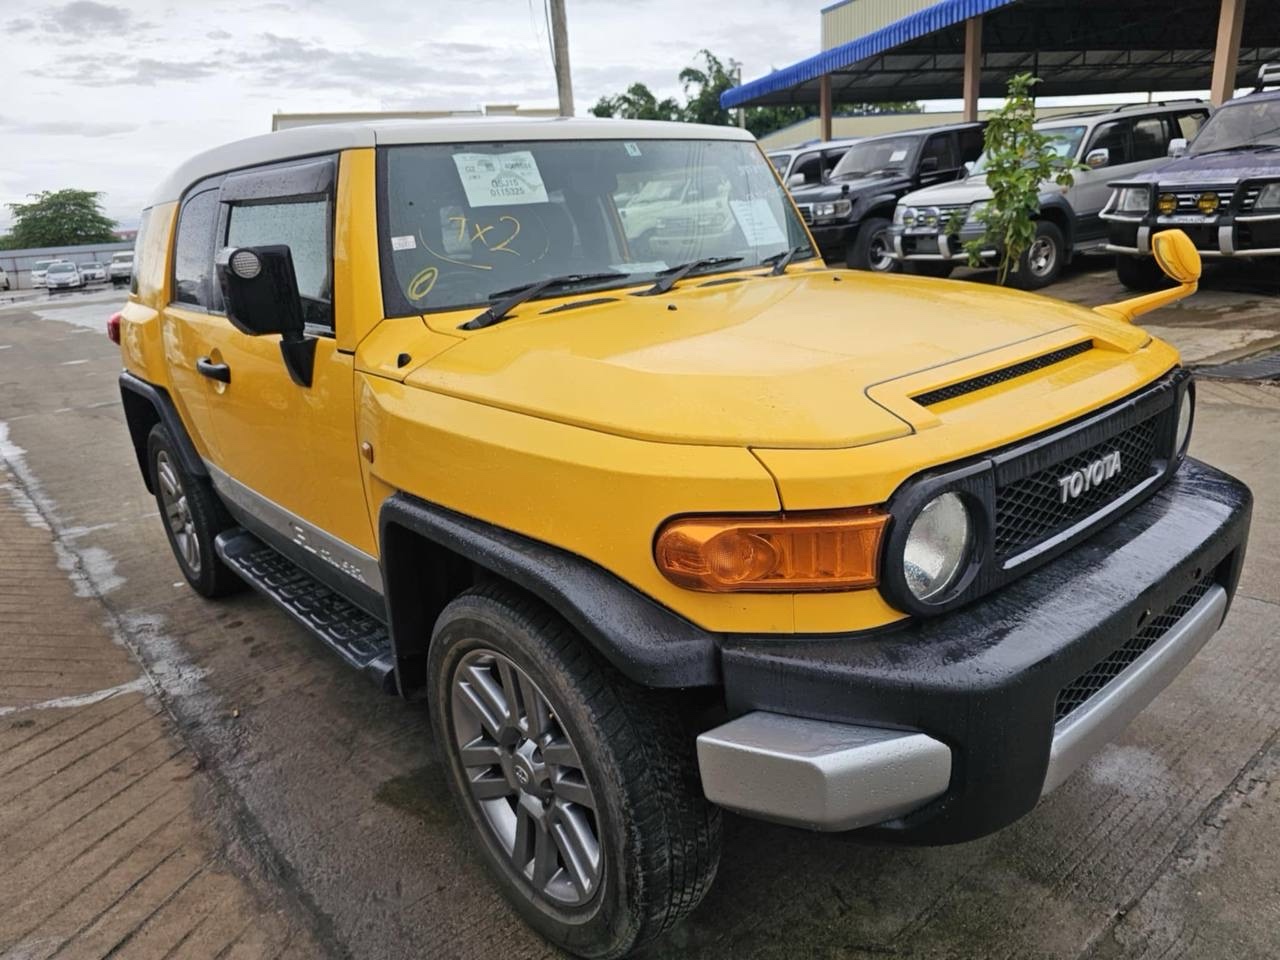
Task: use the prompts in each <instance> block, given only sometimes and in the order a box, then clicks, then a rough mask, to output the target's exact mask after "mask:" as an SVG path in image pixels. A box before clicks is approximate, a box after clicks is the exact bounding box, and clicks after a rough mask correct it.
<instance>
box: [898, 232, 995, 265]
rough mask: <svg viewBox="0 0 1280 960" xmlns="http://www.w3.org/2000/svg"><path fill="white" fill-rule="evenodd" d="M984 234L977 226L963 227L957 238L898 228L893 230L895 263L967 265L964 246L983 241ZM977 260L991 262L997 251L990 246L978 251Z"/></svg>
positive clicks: (966, 253)
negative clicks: (921, 262)
mask: <svg viewBox="0 0 1280 960" xmlns="http://www.w3.org/2000/svg"><path fill="white" fill-rule="evenodd" d="M984 233H985V230H984V229H983V227H981V226H980V225H975V226H972V227H970V226H965V227H962V228H961V229H960V232H959V233H958V234H957V233H952V234H948V233H947V231H946V230H935V231H926V230H907V229H905V228H904V227H900V226H898V227H894V228H893V255H894V257H895V259H898V260H911V261H927V262H932V263H940V262H947V263H957V264H967V263H968V262H969V254H968V252H967V251H966V250H965V247H964V245H965V244H966V243H969V242H970V241H972V240H980V239H982V237H983V235H984ZM979 256H981V257H982V259H983V260H987V261H991V260H995V259H997V258H998V257H999V256H1000V251H999V249H998V248H996V247H994V246H992V247H990V248H989V249H985V250H982V251H980V253H979Z"/></svg>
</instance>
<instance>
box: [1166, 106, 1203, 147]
mask: <svg viewBox="0 0 1280 960" xmlns="http://www.w3.org/2000/svg"><path fill="white" fill-rule="evenodd" d="M1207 119H1209V115H1208V114H1207V113H1205V112H1204V111H1203V110H1201V111H1198V112H1196V113H1183V114H1179V115H1178V118H1177V119H1176V120H1175V121H1174V127H1175V128H1176V133H1175V136H1179V137H1182V138H1183V139H1184V140H1194V139H1195V138H1196V134H1197V133H1199V132H1200V128H1201V127H1203V126H1204V122H1205V121H1206V120H1207Z"/></svg>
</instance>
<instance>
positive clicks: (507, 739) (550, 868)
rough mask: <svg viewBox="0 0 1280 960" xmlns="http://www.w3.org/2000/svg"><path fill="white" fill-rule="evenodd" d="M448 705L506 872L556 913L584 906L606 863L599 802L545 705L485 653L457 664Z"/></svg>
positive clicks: (519, 674)
mask: <svg viewBox="0 0 1280 960" xmlns="http://www.w3.org/2000/svg"><path fill="white" fill-rule="evenodd" d="M450 700H451V703H450V711H451V715H452V718H453V732H454V741H455V745H456V747H457V751H458V757H459V760H460V761H461V764H462V768H463V776H464V780H465V781H466V786H467V789H468V792H469V794H470V799H471V801H472V803H473V804H474V805H475V807H476V808H477V809H478V810H479V812H480V814H481V817H480V819H481V821H482V822H483V823H484V824H485V825H486V827H487V828H488V830H489V832H490V835H491V838H492V839H493V840H494V841H495V842H496V843H497V846H498V849H499V850H500V851H502V852H503V854H504V855H505V856H506V859H507V864H508V866H509V867H510V868H511V869H512V870H513V871H515V872H516V873H517V874H518V875H520V876H522V877H523V878H524V879H525V881H526V882H527V883H529V884H530V886H531V887H532V888H533V890H534V893H535V894H537V895H539V896H541V897H544V898H546V899H547V900H550V901H552V902H553V903H555V904H557V905H559V906H570V907H573V906H581V905H582V904H585V903H586V902H587V901H588V900H590V899H591V897H592V896H593V895H594V894H595V892H596V890H597V889H599V887H600V877H601V869H602V866H603V862H604V852H603V850H602V849H601V844H600V834H599V827H598V822H597V818H596V809H597V807H596V799H595V795H594V794H593V792H592V790H591V786H590V785H589V784H588V783H587V780H586V776H585V774H584V772H583V769H582V761H581V759H580V758H579V754H578V750H577V747H575V746H574V744H573V741H572V740H571V739H570V738H569V735H568V732H567V731H566V730H565V729H564V727H563V726H562V724H561V723H560V721H559V720H558V719H557V717H556V714H555V710H554V709H553V708H552V706H551V704H550V702H549V701H548V700H547V698H546V696H545V695H544V694H543V692H542V690H541V689H540V688H539V687H538V685H537V684H536V683H535V682H534V681H533V679H532V678H531V677H530V676H529V675H528V674H527V673H525V672H524V671H523V670H521V669H520V668H519V667H518V666H516V665H515V663H513V662H512V661H511V660H509V659H508V658H507V657H505V656H503V655H502V654H500V653H496V652H494V651H492V650H473V651H471V652H470V653H468V654H467V655H466V656H465V657H463V659H462V661H461V662H460V663H459V664H458V668H457V670H456V672H455V673H454V676H453V682H452V684H451V686H450Z"/></svg>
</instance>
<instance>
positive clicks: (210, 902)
mask: <svg viewBox="0 0 1280 960" xmlns="http://www.w3.org/2000/svg"><path fill="white" fill-rule="evenodd" d="M1110 282H1111V281H1110V280H1109V274H1106V273H1105V272H1102V271H1098V272H1088V271H1077V272H1075V273H1073V275H1072V276H1071V277H1070V278H1069V279H1068V280H1067V281H1066V282H1065V283H1064V284H1062V285H1061V286H1060V287H1058V288H1055V289H1054V290H1053V292H1054V293H1056V294H1058V295H1060V296H1064V297H1068V298H1072V299H1087V300H1089V301H1090V302H1100V301H1101V300H1103V299H1107V298H1109V296H1110V295H1109V294H1107V293H1106V290H1107V285H1108V283H1110ZM1200 298H1202V299H1203V300H1204V301H1205V305H1204V306H1203V308H1200V307H1196V308H1191V307H1189V306H1188V307H1179V308H1175V309H1173V310H1166V311H1164V312H1163V313H1161V314H1156V315H1153V316H1152V318H1151V319H1152V320H1153V321H1154V323H1155V325H1156V326H1158V327H1159V328H1161V329H1162V330H1164V331H1165V332H1166V333H1168V335H1170V336H1171V338H1172V339H1173V340H1174V341H1175V342H1177V343H1184V342H1185V343H1202V344H1208V345H1209V346H1210V347H1212V346H1214V345H1215V338H1214V336H1213V335H1212V334H1211V333H1210V332H1209V331H1213V330H1215V329H1220V328H1221V327H1223V326H1227V325H1229V323H1230V317H1228V316H1227V314H1225V313H1220V312H1218V307H1217V306H1213V304H1218V305H1221V304H1222V303H1227V304H1228V305H1230V307H1231V309H1232V311H1233V312H1232V316H1236V317H1246V318H1247V328H1248V329H1254V330H1259V331H1269V332H1270V334H1271V335H1276V336H1280V303H1278V302H1277V301H1276V299H1275V298H1274V295H1273V294H1272V295H1268V293H1267V292H1266V291H1261V292H1258V291H1252V290H1250V291H1246V292H1245V293H1233V292H1231V291H1229V290H1227V289H1225V288H1222V289H1217V290H1215V289H1209V290H1206V291H1205V292H1204V293H1202V294H1201V295H1200ZM112 302H113V300H112V297H111V296H110V295H106V296H103V295H96V296H86V297H80V298H75V299H73V300H68V301H66V302H65V303H59V304H58V305H57V306H51V305H48V304H35V305H20V306H17V305H16V306H13V307H9V308H4V309H0V469H3V470H4V475H3V477H0V485H3V486H4V487H5V489H4V490H0V711H2V712H0V958H4V960H19V958H22V960H26V958H28V957H47V956H56V957H59V958H62V957H106V956H132V957H148V958H151V957H154V958H159V957H165V956H172V957H182V958H187V957H192V958H200V957H221V956H232V955H235V956H246V957H248V956H277V955H280V954H281V953H285V954H287V955H289V956H296V957H351V958H379V960H381V958H409V957H430V958H488V957H495V956H502V957H504V958H512V960H516V958H520V960H523V958H542V957H554V956H558V954H557V953H556V952H555V951H554V950H552V949H550V948H548V947H547V946H546V945H545V944H544V943H543V942H541V941H540V940H539V939H538V938H537V937H535V936H534V935H533V934H531V933H529V932H528V930H527V929H526V928H525V927H524V926H523V925H522V924H521V923H520V921H519V920H518V919H517V918H516V917H515V915H514V914H513V913H512V912H511V911H510V910H509V909H508V908H507V907H506V906H505V905H504V903H503V902H502V900H501V899H500V898H499V897H498V895H497V894H496V893H495V891H494V889H493V888H492V886H491V885H490V884H489V883H488V881H487V879H486V876H485V874H484V871H483V868H482V865H481V864H480V862H479V861H478V859H477V858H476V857H475V856H474V855H473V854H472V852H471V848H470V845H469V842H468V840H467V837H466V835H465V834H464V832H463V830H462V824H461V821H460V820H459V818H458V817H457V816H456V815H455V814H454V811H453V809H452V808H451V806H450V804H449V798H448V796H447V792H446V789H445V785H444V782H443V777H442V773H441V770H440V767H439V762H438V758H437V755H436V752H435V750H434V748H433V746H432V744H431V740H430V736H429V730H428V725H427V720H426V714H425V711H424V710H423V709H422V708H421V707H419V706H416V705H407V704H404V703H401V702H399V701H396V700H394V699H392V698H388V697H385V696H383V695H381V694H379V693H377V692H376V691H375V690H374V689H373V688H372V687H371V686H370V685H368V684H367V683H366V682H365V681H363V680H361V679H360V678H359V677H357V676H354V675H352V674H350V673H349V672H348V671H347V670H346V668H345V667H343V666H342V665H341V664H340V663H339V662H338V661H337V660H336V658H333V657H332V656H330V655H329V654H327V653H326V652H325V651H324V650H322V649H320V647H319V646H318V644H316V643H315V642H314V641H312V640H311V639H310V638H309V637H308V636H307V635H306V634H305V633H304V632H303V631H302V630H301V629H299V628H297V627H295V626H294V625H292V623H291V622H290V621H289V620H288V618H287V617H286V616H285V615H284V614H282V613H280V612H278V611H277V610H275V609H274V608H273V607H271V606H270V605H269V604H268V603H267V602H266V601H264V600H262V599H260V598H258V597H257V596H256V595H253V594H245V595H242V596H237V597H235V598H232V599H229V600H226V601H223V602H219V603H216V604H213V603H208V602H206V601H203V600H201V599H200V598H198V597H196V596H194V595H193V594H192V592H191V591H190V590H189V589H188V588H187V587H186V586H185V584H184V583H183V582H181V578H180V576H179V574H178V571H177V568H176V566H175V565H174V562H173V560H172V558H171V556H170V554H169V548H168V545H167V543H166V541H165V538H164V534H163V531H162V529H161V524H160V520H159V517H158V515H157V512H156V508H155V504H154V502H153V501H152V500H151V499H150V498H149V497H148V495H147V494H146V492H145V490H144V488H143V486H142V483H141V481H140V479H139V478H138V476H137V467H136V464H135V462H134V459H133V453H132V449H131V448H130V446H129V444H128V439H127V434H126V430H125V427H124V423H123V418H122V416H121V411H120V407H119V400H118V394H117V391H116V383H115V378H116V374H117V372H118V369H119V359H118V354H117V352H116V349H115V347H114V346H113V345H112V344H110V343H109V342H108V341H107V340H106V338H105V337H104V336H102V335H101V330H102V323H103V320H104V319H105V317H106V315H107V314H108V313H109V312H111V310H112V309H114V307H113V306H112V305H111V304H112ZM1264 341H1265V338H1260V339H1257V340H1254V341H1252V344H1253V345H1254V346H1257V344H1258V343H1260V342H1264ZM1219 352H1221V351H1219ZM1201 353H1202V354H1203V356H1204V357H1208V356H1210V354H1208V353H1204V350H1203V349H1202V350H1201ZM1188 354H1189V356H1190V355H1191V354H1192V351H1190V350H1189V351H1188ZM1200 401H1201V407H1200V413H1199V416H1198V420H1197V432H1196V437H1195V440H1194V442H1193V447H1192V452H1193V454H1195V455H1197V456H1200V457H1202V458H1204V459H1206V460H1209V461H1211V462H1213V463H1215V464H1218V465H1220V466H1222V467H1224V468H1226V469H1228V470H1230V471H1231V472H1233V473H1235V474H1236V475H1237V476H1240V477H1241V478H1242V479H1244V480H1246V481H1247V482H1248V483H1249V484H1250V485H1251V486H1252V487H1253V489H1254V493H1255V496H1256V498H1257V503H1256V506H1255V513H1254V522H1253V535H1252V541H1251V545H1250V554H1249V560H1248V563H1247V565H1246V568H1245V572H1244V577H1243V580H1242V583H1241V587H1240V593H1239V595H1238V596H1237V599H1236V603H1235V606H1234V607H1233V609H1232V612H1231V614H1230V616H1229V618H1228V620H1227V623H1226V626H1225V627H1224V629H1223V630H1222V632H1221V633H1220V634H1219V636H1218V637H1217V638H1216V639H1215V640H1213V641H1212V643H1211V644H1210V645H1209V646H1208V647H1207V648H1206V649H1205V651H1204V652H1203V653H1202V654H1201V655H1200V656H1199V657H1198V658H1197V659H1196V661H1195V662H1194V663H1193V664H1192V665H1191V666H1190V667H1189V668H1188V669H1187V670H1186V672H1185V673H1184V674H1183V676H1181V677H1180V678H1179V679H1178V680H1177V681H1176V682H1175V683H1174V685H1173V686H1172V687H1170V688H1169V689H1168V690H1167V691H1166V692H1165V693H1164V694H1163V695H1162V696H1161V697H1160V698H1159V699H1158V700H1157V701H1156V702H1155V703H1154V704H1153V705H1152V706H1151V707H1150V708H1148V710H1147V711H1146V712H1145V713H1144V714H1142V716H1140V717H1139V718H1138V720H1137V721H1136V722H1135V724H1134V725H1133V727H1132V728H1131V729H1130V730H1129V731H1128V732H1127V733H1126V734H1125V736H1124V737H1123V738H1122V739H1121V740H1120V741H1119V742H1118V743H1116V744H1114V745H1112V746H1110V747H1108V748H1106V749H1105V750H1104V751H1103V752H1102V753H1101V754H1100V755H1099V756H1098V757H1097V758H1095V760H1094V761H1093V762H1091V763H1090V764H1089V765H1088V766H1087V767H1085V768H1084V769H1083V770H1081V771H1080V772H1079V773H1078V774H1077V775H1076V776H1075V777H1074V778H1073V779H1072V780H1070V781H1069V782H1068V783H1067V784H1066V785H1065V786H1064V787H1063V788H1061V789H1060V790H1059V791H1058V792H1057V793H1056V794H1055V795H1054V796H1053V797H1052V798H1050V799H1049V800H1048V801H1047V802H1046V803H1045V804H1043V805H1042V806H1041V807H1040V808H1039V809H1038V810H1036V811H1035V812H1034V813H1033V814H1031V815H1030V816H1028V817H1027V818H1026V819H1024V820H1023V821H1021V822H1020V823H1018V824H1017V825H1015V826H1014V827H1012V828H1010V829H1008V830H1006V831H1004V832H1003V833H1000V834H998V835H996V836H993V837H990V838H987V839H984V840H980V841H977V842H974V843H969V844H965V845H961V846H957V847H951V848H943V849H922V850H896V849H883V848H874V847H868V846H862V845H856V844H851V843H845V842H840V841H837V840H833V839H830V838H825V837H819V836H812V835H807V834H804V833H799V832H795V831H789V830H785V829H782V828H776V827H771V826H766V825H761V824H758V823H753V822H749V821H746V820H741V819H737V818H732V817H731V818H729V822H728V829H727V837H726V841H727V843H726V850H725V856H724V859H723V861H722V864H721V869H720V875H719V879H718V880H717V883H716V886H715V888H714V889H713V891H712V893H711V895H710V897H709V898H708V900H707V901H706V902H705V903H704V905H703V906H702V907H701V908H700V909H699V910H698V911H697V912H696V913H695V914H694V916H693V917H692V918H691V919H690V920H689V921H688V922H687V923H686V924H684V925H683V926H682V927H681V928H680V929H679V930H677V931H676V932H675V933H674V934H672V935H671V936H670V937H669V938H668V939H667V940H666V941H665V942H663V943H662V944H660V945H659V946H658V947H657V948H656V949H655V950H653V951H652V953H651V955H652V956H660V957H700V958H701V957H706V958H724V960H748V958H751V960H755V958H783V957H787V958H790V957H806V958H808V957H824V958H842V960H852V958H871V957H881V956H900V957H912V958H937V960H944V958H947V960H949V958H971V957H982V958H987V957H993V958H994V957H1000V958H1018V960H1024V958H1121V957H1124V958H1144V960H1146V958H1150V960H1155V958H1173V957H1185V958H1205V960H1209V958H1215V960H1216V958H1220V957H1232V958H1239V960H1247V958H1272V957H1275V956H1277V955H1280V867H1278V866H1277V864H1278V863H1280V815H1278V814H1280V620H1278V618H1277V613H1278V612H1280V577H1278V576H1277V573H1278V572H1280V506H1278V504H1280V499H1278V498H1277V492H1278V490H1280V487H1278V481H1277V478H1276V476H1275V470H1274V467H1275V464H1276V463H1277V462H1280V439H1277V438H1278V437H1280V387H1276V386H1256V385H1252V386H1249V385H1239V384H1230V383H1210V382H1205V383H1203V384H1202V385H1201V391H1200ZM144 873H145V877H143V874H144ZM140 877H142V879H139V878H140ZM184 937H185V940H184V939H183V938H184Z"/></svg>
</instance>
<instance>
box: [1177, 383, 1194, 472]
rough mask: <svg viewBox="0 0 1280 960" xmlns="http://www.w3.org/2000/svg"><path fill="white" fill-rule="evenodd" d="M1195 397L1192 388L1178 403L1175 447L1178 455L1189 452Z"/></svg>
mask: <svg viewBox="0 0 1280 960" xmlns="http://www.w3.org/2000/svg"><path fill="white" fill-rule="evenodd" d="M1195 405H1196V403H1195V399H1194V396H1193V394H1192V393H1191V391H1190V390H1187V391H1185V392H1184V393H1183V394H1182V400H1181V401H1180V402H1179V404H1178V434H1177V445H1176V446H1175V447H1174V449H1175V450H1176V451H1177V454H1178V456H1182V455H1183V454H1184V453H1186V452H1187V441H1188V440H1190V439H1191V419H1192V417H1191V415H1192V413H1193V412H1194V411H1195Z"/></svg>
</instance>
